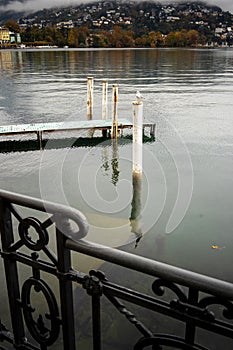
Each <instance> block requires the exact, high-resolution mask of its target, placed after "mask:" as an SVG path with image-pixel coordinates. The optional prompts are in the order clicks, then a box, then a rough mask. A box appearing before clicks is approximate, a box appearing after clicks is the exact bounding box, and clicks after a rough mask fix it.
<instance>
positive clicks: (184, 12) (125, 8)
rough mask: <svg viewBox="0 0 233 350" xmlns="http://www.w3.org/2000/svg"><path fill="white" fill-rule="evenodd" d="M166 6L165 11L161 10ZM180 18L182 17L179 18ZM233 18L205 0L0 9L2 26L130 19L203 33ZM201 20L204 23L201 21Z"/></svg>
mask: <svg viewBox="0 0 233 350" xmlns="http://www.w3.org/2000/svg"><path fill="white" fill-rule="evenodd" d="M17 1H18V2H21V3H24V2H26V0H17ZM1 3H2V5H7V4H10V3H12V0H1ZM165 7H166V10H165V11H161V9H163V8H165ZM0 8H1V6H0ZM25 9H26V7H25ZM200 14H201V15H200ZM101 18H103V20H101ZM127 18H128V19H127ZM177 18H178V19H179V20H176V19H177ZM232 18H233V16H232V15H231V14H229V12H224V11H222V10H221V8H219V7H217V6H210V5H207V4H206V3H205V2H202V1H200V2H197V1H195V2H194V1H193V2H184V1H183V2H180V3H178V2H175V3H172V2H171V4H170V5H169V4H168V3H166V5H165V4H164V5H162V4H161V3H159V2H155V1H130V2H126V1H120V0H118V1H116V0H115V1H114V0H111V1H106V0H105V1H98V2H91V3H89V4H88V3H85V4H84V3H82V4H80V5H76V6H67V7H61V8H53V9H43V10H40V11H37V12H34V13H28V12H26V10H25V11H21V12H15V11H7V12H4V11H1V12H0V25H3V24H4V23H5V21H6V20H8V19H13V20H15V21H19V23H20V24H24V25H27V26H32V25H37V26H38V27H41V26H42V27H45V26H47V25H49V26H51V25H52V26H53V25H58V24H59V23H64V22H67V23H68V22H69V23H71V26H80V25H85V26H88V27H89V28H90V29H91V28H92V29H97V28H99V29H104V26H106V29H107V28H111V27H112V26H113V25H115V24H117V25H121V23H122V24H125V23H127V22H128V23H130V25H129V26H128V28H129V29H130V28H131V29H133V30H137V28H138V27H141V28H145V29H146V28H147V29H148V30H161V31H162V32H164V33H166V32H169V31H171V30H176V29H180V28H182V27H183V28H186V25H187V26H188V27H187V28H186V29H200V26H202V27H204V29H203V33H204V32H205V29H206V27H208V26H210V27H212V26H213V25H214V26H217V25H218V23H222V24H224V25H226V26H231V25H232ZM202 22H203V23H204V24H201V23H202ZM215 22H216V23H215ZM101 23H102V24H101ZM196 23H197V24H196ZM198 23H199V24H198ZM63 26H64V25H63ZM197 27H198V28H197ZM204 34H205V33H204Z"/></svg>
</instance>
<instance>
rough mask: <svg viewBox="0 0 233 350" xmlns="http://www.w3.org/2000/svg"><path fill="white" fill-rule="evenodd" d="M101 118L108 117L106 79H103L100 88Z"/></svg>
mask: <svg viewBox="0 0 233 350" xmlns="http://www.w3.org/2000/svg"><path fill="white" fill-rule="evenodd" d="M102 92H103V93H102V119H103V120H106V119H108V81H107V80H103V90H102Z"/></svg>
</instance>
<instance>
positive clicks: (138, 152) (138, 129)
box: [133, 99, 143, 177]
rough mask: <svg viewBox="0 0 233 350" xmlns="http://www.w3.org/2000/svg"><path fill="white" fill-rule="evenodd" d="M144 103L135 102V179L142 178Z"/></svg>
mask: <svg viewBox="0 0 233 350" xmlns="http://www.w3.org/2000/svg"><path fill="white" fill-rule="evenodd" d="M142 121H143V103H142V101H141V100H140V99H138V101H136V102H133V177H142V138H143V122H142Z"/></svg>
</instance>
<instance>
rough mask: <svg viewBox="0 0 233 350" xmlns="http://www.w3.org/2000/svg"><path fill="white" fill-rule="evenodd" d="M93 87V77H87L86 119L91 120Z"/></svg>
mask: <svg viewBox="0 0 233 350" xmlns="http://www.w3.org/2000/svg"><path fill="white" fill-rule="evenodd" d="M93 89H94V79H93V78H92V77H89V78H87V119H88V120H91V119H92V116H93Z"/></svg>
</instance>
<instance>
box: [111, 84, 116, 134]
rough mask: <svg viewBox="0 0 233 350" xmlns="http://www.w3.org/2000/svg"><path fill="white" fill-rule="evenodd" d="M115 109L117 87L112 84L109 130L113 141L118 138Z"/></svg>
mask: <svg viewBox="0 0 233 350" xmlns="http://www.w3.org/2000/svg"><path fill="white" fill-rule="evenodd" d="M117 107H118V85H117V84H114V85H113V86H112V130H111V137H112V139H115V138H117V136H118V121H117V118H118V116H117Z"/></svg>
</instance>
